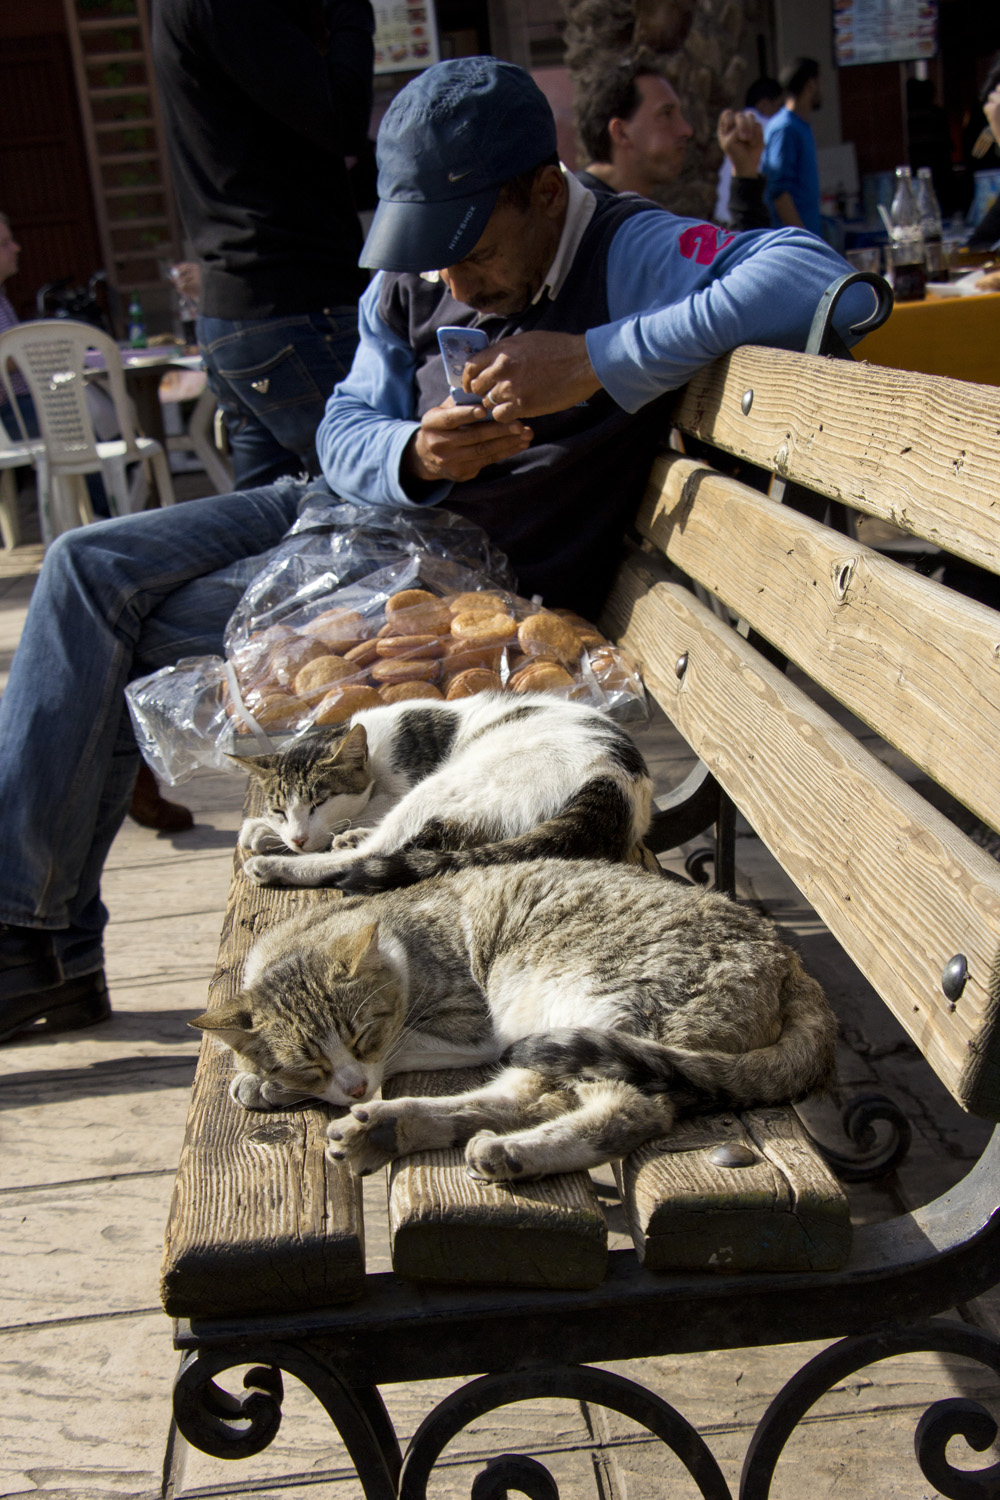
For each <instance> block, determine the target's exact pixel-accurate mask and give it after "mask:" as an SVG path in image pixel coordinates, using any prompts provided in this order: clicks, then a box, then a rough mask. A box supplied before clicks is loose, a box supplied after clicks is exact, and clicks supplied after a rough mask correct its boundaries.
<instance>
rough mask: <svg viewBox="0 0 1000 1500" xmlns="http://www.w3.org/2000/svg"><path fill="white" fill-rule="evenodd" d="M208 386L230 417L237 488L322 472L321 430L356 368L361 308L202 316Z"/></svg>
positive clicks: (201, 336)
mask: <svg viewBox="0 0 1000 1500" xmlns="http://www.w3.org/2000/svg"><path fill="white" fill-rule="evenodd" d="M198 343H199V344H200V346H201V352H202V357H203V358H204V361H205V370H206V372H207V374H208V383H209V385H210V386H211V388H212V391H213V392H214V394H215V398H216V400H217V401H218V403H219V405H220V406H221V408H222V410H223V412H224V413H225V418H226V427H227V429H228V432H229V446H230V448H231V450H232V456H233V474H234V479H235V484H236V488H237V489H241V490H243V489H253V488H254V487H255V486H256V485H261V484H270V483H271V482H272V480H275V479H278V478H280V477H281V476H282V475H285V474H288V475H296V474H306V473H308V474H317V473H318V472H319V464H318V461H317V458H316V428H317V427H318V426H319V423H320V418H321V417H322V415H323V412H324V410H325V408H326V403H327V399H328V397H329V395H330V393H331V391H332V390H333V388H334V386H335V385H336V384H337V382H338V380H343V378H344V376H345V375H346V374H347V372H348V370H349V369H350V368H351V361H352V360H353V358H354V351H355V349H356V348H357V344H358V310H357V308H356V307H327V308H324V309H323V311H322V312H319V313H302V314H298V315H296V316H293V317H284V318H241V319H239V320H237V321H231V320H230V319H228V318H199V319H198Z"/></svg>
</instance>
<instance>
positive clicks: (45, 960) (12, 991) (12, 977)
mask: <svg viewBox="0 0 1000 1500" xmlns="http://www.w3.org/2000/svg"><path fill="white" fill-rule="evenodd" d="M62 981H63V970H62V964H61V963H60V962H59V959H58V957H57V955H56V951H55V948H54V947H53V945H52V934H51V932H44V931H43V930H42V929H41V928H40V927H14V926H12V925H11V924H10V923H9V922H0V1012H2V1008H3V1006H4V1005H5V1004H6V1002H7V1001H8V1000H17V999H19V998H20V996H21V995H33V994H36V993H37V992H38V991H39V990H51V989H53V988H54V987H55V986H56V985H57V984H62ZM2 1024H3V1022H2V1020H0V1027H2Z"/></svg>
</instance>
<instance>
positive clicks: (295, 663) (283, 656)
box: [267, 635, 327, 686]
mask: <svg viewBox="0 0 1000 1500" xmlns="http://www.w3.org/2000/svg"><path fill="white" fill-rule="evenodd" d="M326 654H327V647H326V645H325V644H324V642H323V641H321V640H317V639H316V637H315V636H309V635H293V636H291V637H290V638H289V639H288V640H286V641H282V642H281V643H280V645H277V646H275V647H274V648H273V650H272V651H271V653H270V655H269V656H268V658H267V675H268V677H270V678H271V679H272V680H273V681H274V682H280V683H281V684H282V686H287V684H288V683H290V682H292V681H293V680H294V678H295V677H296V675H297V673H298V672H299V671H301V669H302V668H303V667H304V666H305V664H306V662H309V661H315V660H316V658H317V657H319V656H325V655H326Z"/></svg>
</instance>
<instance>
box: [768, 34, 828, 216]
mask: <svg viewBox="0 0 1000 1500" xmlns="http://www.w3.org/2000/svg"><path fill="white" fill-rule="evenodd" d="M779 82H780V83H781V86H782V89H783V90H784V94H785V106H784V108H783V109H779V110H778V112H777V114H776V115H773V116H772V117H771V119H770V120H769V121H768V123H767V125H766V126H765V129H764V157H763V160H762V161H761V164H760V169H761V171H762V172H763V174H764V176H765V177H766V179H767V186H766V188H765V190H764V191H765V195H766V198H767V202H768V204H769V205H770V209H771V223H772V224H773V225H774V226H775V227H776V228H778V227H780V226H781V225H783V224H791V225H796V226H797V227H799V228H805V229H808V230H811V232H812V233H813V234H819V235H822V233H823V223H822V220H821V219H820V213H819V163H818V161H817V159H816V141H815V138H814V136H813V133H812V126H811V125H810V124H809V116H810V115H811V114H812V112H813V110H814V109H819V107H820V105H821V104H822V102H823V94H822V88H821V86H820V78H819V63H818V62H816V61H815V59H814V58H811V57H798V58H796V59H795V61H794V62H793V63H792V64H791V65H790V66H789V67H787V68H785V69H784V71H783V72H782V74H781V78H780V80H779Z"/></svg>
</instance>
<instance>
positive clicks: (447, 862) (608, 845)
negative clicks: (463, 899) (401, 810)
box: [330, 776, 649, 893]
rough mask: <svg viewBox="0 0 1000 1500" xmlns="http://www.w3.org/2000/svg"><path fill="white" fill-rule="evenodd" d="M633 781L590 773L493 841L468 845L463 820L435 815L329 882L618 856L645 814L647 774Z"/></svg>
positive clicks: (371, 881)
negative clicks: (415, 837)
mask: <svg viewBox="0 0 1000 1500" xmlns="http://www.w3.org/2000/svg"><path fill="white" fill-rule="evenodd" d="M630 786H634V796H629V795H628V793H626V791H625V789H624V787H623V785H622V783H621V782H620V781H617V780H615V779H614V778H613V777H611V776H595V777H593V778H592V779H591V780H590V781H588V782H586V783H585V784H584V785H583V786H582V787H581V788H580V790H579V791H578V792H577V793H576V794H575V795H574V796H573V797H572V798H570V800H569V801H568V802H567V803H566V805H565V806H564V807H562V808H561V809H560V810H559V812H558V813H556V814H555V816H554V817H552V818H548V819H546V821H545V822H544V823H539V824H537V825H536V826H535V827H534V828H530V829H528V830H527V832H525V833H520V834H515V835H513V836H512V837H510V838H505V839H498V840H496V841H495V842H493V843H480V844H474V845H471V846H469V847H465V846H466V845H467V844H468V841H469V837H470V835H469V830H468V829H467V828H463V827H462V826H460V825H457V824H456V825H452V824H449V823H448V822H447V820H445V819H435V820H434V821H433V822H431V823H428V824H427V825H426V827H425V828H424V829H422V830H421V833H420V837H419V842H418V841H414V842H413V843H410V844H407V845H405V846H404V847H403V848H402V849H398V850H395V851H393V852H392V853H390V854H369V855H363V856H362V857H361V858H359V859H358V860H356V861H355V863H354V864H352V865H349V866H348V867H347V868H346V869H345V870H343V871H338V872H337V874H336V875H335V876H334V877H332V878H331V882H330V883H331V884H335V885H338V886H339V887H340V889H341V890H343V891H350V892H352V893H353V892H357V893H363V892H370V891H386V890H396V889H399V888H400V887H402V886H408V885H415V884H416V882H417V881H418V880H427V879H429V878H430V876H432V875H442V874H444V873H445V872H446V871H450V870H468V869H472V868H473V867H475V866H481V865H500V864H514V863H520V862H521V861H523V860H532V859H609V860H622V859H624V858H625V856H626V855H627V854H628V852H629V850H630V849H631V848H632V845H633V844H634V842H635V840H636V838H637V837H641V836H642V834H643V833H644V832H645V825H646V822H647V821H648V817H647V816H644V813H645V810H646V809H647V808H648V802H649V793H648V790H646V788H645V784H644V782H643V781H642V780H638V781H636V782H635V783H630ZM449 845H451V846H452V847H449ZM456 846H457V847H456Z"/></svg>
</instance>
